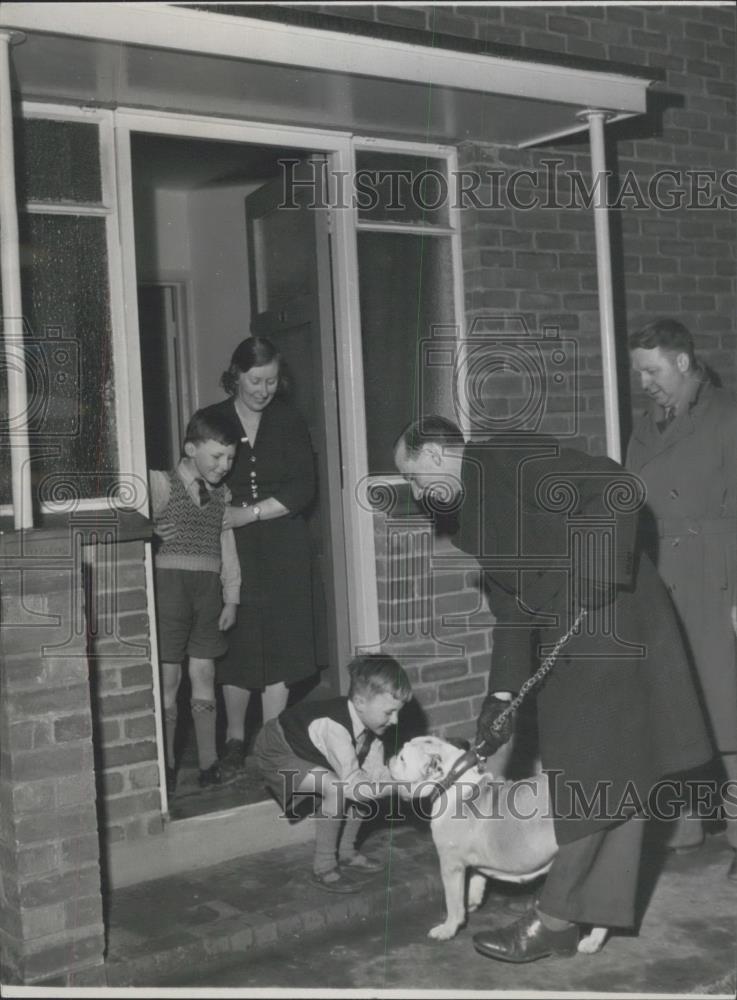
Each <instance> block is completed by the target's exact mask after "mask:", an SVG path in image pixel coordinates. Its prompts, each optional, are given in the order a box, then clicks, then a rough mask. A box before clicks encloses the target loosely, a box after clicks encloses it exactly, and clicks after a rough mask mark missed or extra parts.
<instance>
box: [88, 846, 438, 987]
mask: <svg viewBox="0 0 737 1000" xmlns="http://www.w3.org/2000/svg"><path fill="white" fill-rule="evenodd" d="M428 834H429V831H427V834H425V833H423V832H421V831H417V830H414V831H411V830H402V831H401V832H400V833H399V834H394V833H393V832H392V833H391V834H390V832H389V831H384V832H382V833H380V834H377V835H374V836H371V838H370V839H369V841H368V842H367V844H366V845H365V849H366V851H367V853H369V854H370V855H372V856H374V857H377V856H378V857H382V856H386V857H387V858H388V859H389V863H388V865H387V868H386V869H385V871H384V872H383V873H377V874H376V875H373V876H370V877H367V878H366V879H365V888H362V890H361V891H360V892H357V893H355V894H350V895H339V894H336V893H328V892H324V891H323V890H321V889H318V888H314V887H312V886H311V885H310V884H309V882H307V876H308V874H309V870H310V864H309V863H310V858H311V845H310V846H308V847H307V848H305V847H302V846H300V847H299V848H297V849H296V850H295V849H288V850H287V849H279V850H275V851H268V852H265V853H264V854H259V855H250V856H249V857H248V858H243V859H239V860H238V861H235V862H227V863H226V864H225V865H218V866H214V867H213V868H211V869H205V870H203V872H201V873H193V874H192V875H190V876H187V877H182V878H176V877H170V878H166V879H157V880H156V881H153V882H149V883H146V884H145V885H138V886H134V887H131V888H130V889H122V890H118V893H114V894H113V896H112V900H111V908H112V911H113V913H112V918H111V920H110V928H109V934H108V955H107V961H106V965H105V969H106V974H107V981H108V985H109V986H120V987H123V986H137V987H145V986H154V985H156V983H157V982H158V981H159V980H162V979H164V977H166V976H169V975H171V974H172V973H175V972H176V973H177V974H178V975H181V973H182V970H186V969H187V968H188V967H190V968H192V969H194V968H196V967H199V966H201V965H202V964H203V963H204V962H207V961H208V960H212V959H214V958H218V957H223V956H226V955H235V954H242V953H244V952H248V954H249V955H253V954H256V953H258V952H259V951H262V950H265V949H268V948H271V947H273V946H274V945H275V944H277V943H280V944H281V943H283V942H284V941H287V940H296V939H301V938H305V937H307V936H308V935H311V934H316V933H320V932H322V931H325V930H326V929H328V928H331V927H339V926H344V925H345V923H346V921H348V920H355V919H361V918H365V917H371V916H378V915H380V914H383V913H386V911H387V909H388V908H389V907H391V909H392V910H393V911H395V912H396V911H398V910H400V909H401V908H402V907H403V906H407V905H410V904H412V903H414V902H416V901H417V900H418V899H427V900H431V899H434V900H437V902H438V905H440V904H441V902H442V885H441V881H440V872H439V868H438V861H437V856H436V854H435V849H434V847H433V844H432V842H431V839H430V837H429V835H428ZM390 837H391V840H390ZM379 845H380V846H381V848H382V850H377V846H379ZM390 845H391V849H390ZM394 846H395V847H396V851H395V850H394V849H393V848H394ZM295 869H296V871H297V874H296V875H295V876H294V878H293V879H292V880H291V882H290V884H289V885H285V884H284V882H283V873H284V872H285V870H286V871H290V870H291V871H294V870H295ZM226 871H227V873H228V876H229V877H228V881H229V882H230V890H229V891H224V892H222V893H221V892H219V891H218V889H217V873H218V872H220V873H221V874H222V873H223V872H226ZM209 873H216V875H215V878H214V879H210V878H208V874H209ZM279 875H281V876H282V879H281V880H280V878H279ZM272 881H273V883H274V891H273V894H272V893H269V892H268V886H269V884H270V883H271V882H272ZM255 882H258V883H259V886H258V890H259V891H258V892H256V893H254V890H255V889H256V886H255ZM208 885H210V886H211V887H212V886H213V885H214V886H215V888H213V889H211V891H210V892H208V891H207V886H208ZM239 886H240V887H242V888H241V889H240V894H241V895H242V899H243V903H242V904H241V905H243V906H244V909H243V910H242V911H241V910H240V906H234V905H233V902H232V901H233V900H234V898H235V897H236V896H237V895H238V894H239ZM264 890H266V893H265V892H264ZM187 892H190V893H191V898H192V900H197V903H196V904H195V905H194V906H190V907H189V908H187V907H186V905H181V904H182V902H185V903H186V901H187V900H186V899H184V900H183V897H184V896H186V893H187ZM234 892H235V896H234ZM223 896H227V897H228V898H229V899H230V900H231V902H228V901H227V900H223V898H222V897H223ZM259 896H260V897H261V900H260V901H256V902H255V905H251V907H250V908H249V906H248V901H249V899H250V900H252V901H253V900H254V899H255V900H258V897H259ZM116 897H117V899H116ZM167 897H168V898H170V899H176V900H178V901H179V904H180V905H178V906H177V907H176V909H177V910H178V911H179V912H181V913H184V912H185V910H186V909H189V910H190V911H192V910H194V911H195V915H194V917H193V918H191V919H190V921H189V922H187V923H185V922H175V921H170V922H169V923H168V926H167V932H166V933H164V934H161V935H159V936H158V937H157V936H156V935H152V934H148V935H147V934H146V930H145V927H141V928H138V929H137V928H136V920H135V914H136V911H137V910H140V913H141V915H142V916H143V915H144V914H146V915H147V916H148V919H151V915H152V911H156V910H157V900H158V901H159V902H161V901H163V900H166V899H167ZM121 902H122V908H124V910H125V911H127V918H126V914H124V915H123V918H122V919H121V918H120V917H118V918H116V916H115V910H116V907H118V906H119V904H120V903H121ZM164 905H165V904H164ZM197 911H200V912H201V913H202V919H201V922H199V923H197V922H196V920H197V916H196V912H197ZM162 919H163V920H164V922H166V920H167V917H166V914H165V913H163V912H162ZM192 920H194V921H195V922H192ZM126 924H127V925H126Z"/></svg>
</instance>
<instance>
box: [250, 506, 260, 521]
mask: <svg viewBox="0 0 737 1000" xmlns="http://www.w3.org/2000/svg"><path fill="white" fill-rule="evenodd" d="M251 510H252V511H253V515H254V517H255V518H256V520H257V521H260V520H261V508H260V507H259V505H258V504H256V503H255V504H253V506H252V507H251Z"/></svg>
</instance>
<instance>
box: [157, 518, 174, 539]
mask: <svg viewBox="0 0 737 1000" xmlns="http://www.w3.org/2000/svg"><path fill="white" fill-rule="evenodd" d="M154 533H155V534H156V535H158V536H159V538H160V539H161V540H162V542H171V541H173V540H174V538H176V534H177V526H176V524H174V523H173V521H154Z"/></svg>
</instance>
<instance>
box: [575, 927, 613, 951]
mask: <svg viewBox="0 0 737 1000" xmlns="http://www.w3.org/2000/svg"><path fill="white" fill-rule="evenodd" d="M608 933H609V932H608V929H607V928H606V927H594V928H592V930H591V931H589V933H588V934H586V935H584V937H582V938H581V940H580V941H579V942H578V951H579V953H580V954H581V955H595V954H596V953H597V951H601V949H602V948H603V947H604V942H605V941H606V939H607V934H608Z"/></svg>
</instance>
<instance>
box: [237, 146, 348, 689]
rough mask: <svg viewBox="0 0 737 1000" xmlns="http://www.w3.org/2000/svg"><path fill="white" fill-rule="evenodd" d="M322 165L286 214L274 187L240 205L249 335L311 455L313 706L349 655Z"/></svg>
mask: <svg viewBox="0 0 737 1000" xmlns="http://www.w3.org/2000/svg"><path fill="white" fill-rule="evenodd" d="M324 162H325V161H324V158H321V157H313V158H311V159H309V160H305V161H304V162H303V163H302V164H300V165H299V167H298V169H297V171H296V172H295V174H294V176H295V178H298V179H308V180H309V185H305V186H299V185H298V186H296V190H295V191H294V192H293V193H292V192H290V196H289V200H290V201H291V203H292V204H291V206H290V207H285V206H284V201H285V197H284V194H285V191H284V183H283V180H282V178H277V179H275V180H272V181H269V182H268V183H267V184H264V185H263V186H262V187H260V188H258V189H257V190H256V191H254V192H253V193H252V194H250V195H249V196H248V197H247V198H246V227H247V236H248V254H249V276H250V285H251V332H252V334H254V335H255V336H259V337H268V338H269V340H271V341H272V342H273V343H274V344H275V345H276V346H277V347H278V348H279V350H280V352H281V354H282V356H283V358H284V360H285V362H286V374H287V376H288V379H289V383H290V390H291V392H290V395H291V399H292V401H293V402H294V404H295V405H296V406H297V408H298V409H299V410H300V412H301V413H302V415H303V416H304V418H305V420H306V421H307V424H308V427H309V430H310V436H311V438H312V447H313V449H314V452H315V469H316V474H317V492H316V497H315V500H314V502H313V503H312V505H311V506H310V508H309V510H308V511H307V512H306V516H307V520H308V524H309V528H310V537H311V541H312V565H313V574H312V575H313V596H314V619H315V643H316V649H315V654H316V662H317V664H318V666H319V667H320V668H321V682H320V686H319V687H318V688H317V689H316V695H318V696H324V695H327V694H332V695H337V694H339V693H341V680H340V668H341V666H342V665H344V664H345V663H346V662H347V661H348V660H349V659H350V655H351V650H350V631H349V621H348V601H347V574H346V565H345V539H344V533H343V532H344V528H343V516H342V462H341V450H340V433H339V424H338V389H337V376H336V364H335V328H334V322H333V295H332V276H331V263H330V234H329V216H328V211H327V210H325V209H316V208H314V207H312V206H314V205H315V204H317V205H320V204H323V203H324V202H323V200H322V199H321V198H320V196H319V183H320V181H321V178H322V164H323V163H324ZM313 178H314V183H315V185H316V187H313V189H312V190H311V189H310V185H312V184H313ZM295 203H296V205H297V206H298V207H297V208H295V207H294V204H295ZM342 686H343V688H345V683H343V685H342Z"/></svg>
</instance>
